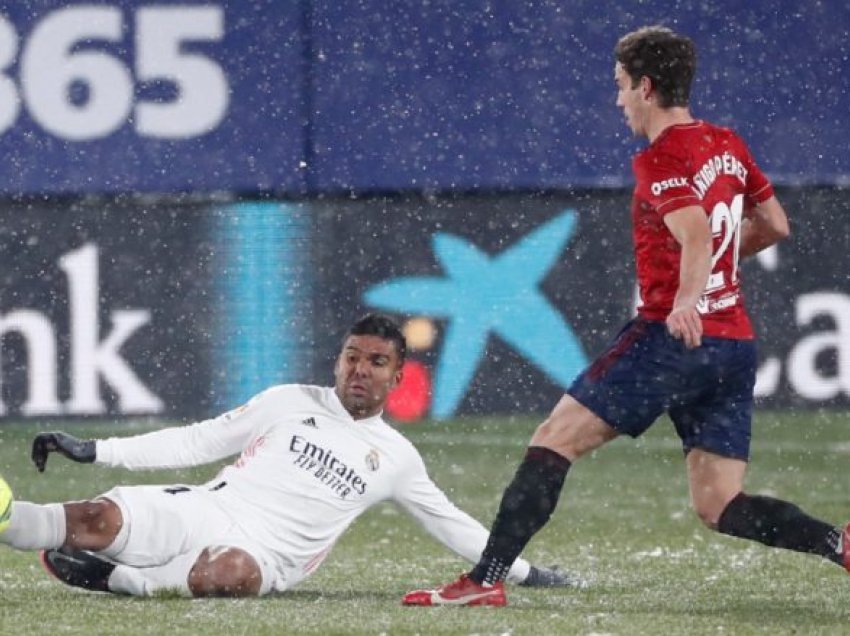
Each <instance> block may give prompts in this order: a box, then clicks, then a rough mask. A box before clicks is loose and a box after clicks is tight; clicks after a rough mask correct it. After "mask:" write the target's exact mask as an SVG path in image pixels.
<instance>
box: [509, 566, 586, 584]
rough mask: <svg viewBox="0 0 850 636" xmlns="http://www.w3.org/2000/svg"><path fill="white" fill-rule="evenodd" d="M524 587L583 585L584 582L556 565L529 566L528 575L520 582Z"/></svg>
mask: <svg viewBox="0 0 850 636" xmlns="http://www.w3.org/2000/svg"><path fill="white" fill-rule="evenodd" d="M520 585H524V586H525V587H584V586H585V582H584V581H583V580H582V579H580V578H579V577H577V576H576V575H575V574H570V573H568V572H564V571H563V570H562V569H561V568H559V567H558V566H557V565H553V566H552V567H550V568H541V567H537V566H536V565H532V566H531V570H529V571H528V576H527V577H525V580H524V581H523V582H522V583H520Z"/></svg>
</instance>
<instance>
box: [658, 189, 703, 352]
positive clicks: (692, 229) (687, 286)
mask: <svg viewBox="0 0 850 636" xmlns="http://www.w3.org/2000/svg"><path fill="white" fill-rule="evenodd" d="M664 223H665V224H666V225H667V227H668V229H669V230H670V232H671V233H672V234H673V237H674V238H675V239H676V241H677V242H678V243H679V245H681V247H682V255H681V259H680V261H679V289H678V291H677V292H676V298H675V300H674V302H673V309H672V310H671V311H670V314H669V315H668V316H667V321H666V322H667V329H668V330H669V331H670V334H671V335H672V336H673V337H674V338H680V339H681V340H682V341H684V343H685V346H686V347H688V348H689V349H693V348H694V347H698V346H699V345H700V342H701V341H702V319H701V318H700V315H699V312H698V311H697V303H698V302H699V299H700V296H702V294H703V292H704V291H705V286H706V283H707V281H708V275H709V273H710V271H711V228H710V227H709V225H708V219H707V217H706V215H705V211H704V210H703V209H702V208H701V207H699V206H696V205H692V206H688V207H685V208H681V209H679V210H676V211H675V212H671V213H669V214H667V215H666V216H665V217H664Z"/></svg>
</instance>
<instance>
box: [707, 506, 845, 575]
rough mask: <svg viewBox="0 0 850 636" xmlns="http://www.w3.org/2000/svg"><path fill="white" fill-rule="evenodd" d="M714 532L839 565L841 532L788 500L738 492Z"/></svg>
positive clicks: (724, 511) (721, 516)
mask: <svg viewBox="0 0 850 636" xmlns="http://www.w3.org/2000/svg"><path fill="white" fill-rule="evenodd" d="M717 530H718V531H719V532H722V533H723V534H728V535H730V536H733V537H740V538H741V539H750V540H751V541H758V542H759V543H763V544H764V545H768V546H771V547H774V548H784V549H786V550H794V551H796V552H806V553H808V554H818V555H820V556H822V557H824V558H826V559H829V560H830V561H833V562H834V563H837V564H838V565H842V563H841V552H840V551H839V550H840V541H841V530H840V529H837V528H835V527H834V526H831V525H829V524H828V523H824V522H823V521H820V520H818V519H814V518H812V517H810V516H808V515H807V514H806V513H804V512H803V511H802V510H800V509H799V508H798V507H797V506H795V505H794V504H792V503H788V502H787V501H781V500H779V499H773V498H771V497H761V496H751V495H747V494H745V493H738V495H737V496H736V497H735V498H734V499H733V500H732V501H730V502H729V504H728V505H727V506H726V508H725V509H724V510H723V513H722V514H721V515H720V519H719V521H718V523H717Z"/></svg>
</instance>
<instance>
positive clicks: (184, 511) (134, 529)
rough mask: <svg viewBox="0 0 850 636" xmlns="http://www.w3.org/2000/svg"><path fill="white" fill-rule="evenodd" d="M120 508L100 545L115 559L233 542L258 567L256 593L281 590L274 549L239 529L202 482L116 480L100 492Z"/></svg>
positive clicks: (153, 562) (151, 560)
mask: <svg viewBox="0 0 850 636" xmlns="http://www.w3.org/2000/svg"><path fill="white" fill-rule="evenodd" d="M100 498H103V499H108V500H110V501H112V502H114V503H115V505H117V506H118V508H119V509H120V510H121V516H122V518H123V520H124V524H123V527H122V529H121V531H120V532H119V534H118V537H117V538H116V540H115V543H114V544H113V545H112V546H110V547H109V548H107V549H106V550H104V551H103V554H105V555H107V556H109V557H110V558H111V559H113V560H115V561H117V562H118V563H123V564H125V565H130V566H134V567H151V566H157V565H163V564H165V563H168V562H169V561H171V560H172V559H173V558H175V557H176V556H178V555H183V554H187V553H189V552H193V551H195V552H197V553H198V554H200V552H201V551H202V550H203V549H204V548H211V547H222V546H224V547H232V548H238V549H240V550H244V551H245V552H247V553H248V554H250V555H251V556H252V557H253V558H254V560H255V561H256V562H257V564H258V565H259V567H260V571H261V572H262V577H263V582H262V585H261V586H260V594H266V593H268V592H269V591H271V590H283V589H286V587H287V585H286V584H285V581H282V580H279V579H280V577H281V573H280V570H279V569H278V568H277V567H275V565H276V564H275V558H274V555H273V554H272V553H271V552H269V551H268V550H266V549H265V548H264V547H263V546H262V545H260V544H258V543H257V542H255V541H254V540H252V539H251V537H250V536H248V535H247V534H246V533H245V532H244V531H243V530H241V529H240V528H239V527H238V526H237V525H236V524H235V523H234V521H233V519H232V518H231V517H230V516H229V515H228V514H227V512H226V511H225V509H224V508H222V507H221V506H220V505H219V504H218V503H217V501H216V500H215V499H214V498H213V497H212V494H211V492H210V491H209V489H208V488H207V487H205V486H184V485H179V484H178V485H173V486H119V487H116V488H113V489H112V490H110V491H109V492H106V493H104V494H103V495H100Z"/></svg>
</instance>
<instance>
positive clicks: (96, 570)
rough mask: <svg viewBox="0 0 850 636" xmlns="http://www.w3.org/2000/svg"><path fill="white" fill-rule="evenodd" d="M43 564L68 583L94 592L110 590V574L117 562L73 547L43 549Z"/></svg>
mask: <svg viewBox="0 0 850 636" xmlns="http://www.w3.org/2000/svg"><path fill="white" fill-rule="evenodd" d="M40 556H41V564H42V565H43V566H44V569H45V570H47V573H48V574H50V576H52V577H53V578H55V579H58V580H59V581H61V582H62V583H65V584H66V585H72V586H73V587H81V588H83V589H86V590H92V591H94V592H109V591H110V590H109V575H110V574H112V571H113V570H114V569H115V564H114V563H110V562H109V561H107V560H106V559H102V558H101V557H99V556H97V555H95V554H92V553H91V552H86V551H85V550H74V549H71V548H59V549H57V550H42V552H41V555H40Z"/></svg>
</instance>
